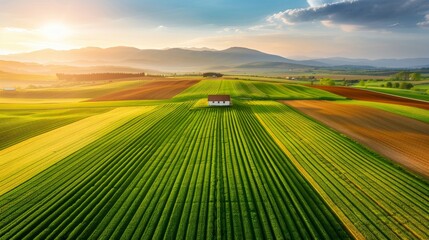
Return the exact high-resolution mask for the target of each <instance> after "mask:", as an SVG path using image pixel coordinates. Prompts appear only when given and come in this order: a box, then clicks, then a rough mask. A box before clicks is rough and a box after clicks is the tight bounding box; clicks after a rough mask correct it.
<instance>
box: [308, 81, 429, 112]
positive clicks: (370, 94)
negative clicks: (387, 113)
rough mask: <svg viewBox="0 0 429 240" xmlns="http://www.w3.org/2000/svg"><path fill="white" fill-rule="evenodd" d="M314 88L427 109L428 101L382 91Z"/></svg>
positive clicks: (345, 95) (362, 98) (328, 87)
mask: <svg viewBox="0 0 429 240" xmlns="http://www.w3.org/2000/svg"><path fill="white" fill-rule="evenodd" d="M312 87H314V88H318V89H322V90H325V91H328V92H331V93H334V94H337V95H340V96H344V97H346V98H350V99H355V100H363V101H372V102H382V103H393V104H399V105H405V106H411V107H418V108H422V109H426V110H429V103H425V102H421V101H417V100H412V99H407V98H401V97H395V96H391V95H387V94H383V93H377V92H371V91H367V90H362V89H356V88H350V87H333V86H312Z"/></svg>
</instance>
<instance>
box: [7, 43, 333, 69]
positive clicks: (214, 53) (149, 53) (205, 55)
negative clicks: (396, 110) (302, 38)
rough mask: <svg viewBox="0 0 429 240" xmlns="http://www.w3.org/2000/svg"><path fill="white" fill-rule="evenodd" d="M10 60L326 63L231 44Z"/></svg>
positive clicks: (165, 65)
mask: <svg viewBox="0 0 429 240" xmlns="http://www.w3.org/2000/svg"><path fill="white" fill-rule="evenodd" d="M0 59H4V60H12V61H25V62H37V63H43V64H56V65H58V64H61V65H63V64H64V65H72V66H94V65H113V66H128V67H134V68H150V69H160V70H164V71H200V70H202V69H207V68H210V67H213V66H221V65H222V66H238V65H243V64H248V63H252V62H284V63H291V64H302V65H325V64H324V63H318V62H315V61H295V60H291V59H287V58H284V57H281V56H277V55H272V54H267V53H263V52H260V51H257V50H253V49H248V48H241V47H232V48H228V49H225V50H220V51H218V50H213V49H204V48H203V49H192V50H191V49H181V48H171V49H164V50H142V49H137V48H131V47H113V48H105V49H103V48H95V47H89V48H82V49H73V50H65V51H60V50H52V49H45V50H40V51H35V52H30V53H22V54H14V55H7V56H0Z"/></svg>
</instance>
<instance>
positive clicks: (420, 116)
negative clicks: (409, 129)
mask: <svg viewBox="0 0 429 240" xmlns="http://www.w3.org/2000/svg"><path fill="white" fill-rule="evenodd" d="M337 102H338V103H342V104H353V105H361V106H367V107H373V108H378V109H381V110H384V111H388V112H391V113H395V114H399V115H402V116H405V117H409V118H414V119H417V120H419V121H422V122H426V123H429V111H427V110H425V109H421V108H415V107H409V106H403V105H396V104H389V103H379V102H368V101H357V100H345V101H337Z"/></svg>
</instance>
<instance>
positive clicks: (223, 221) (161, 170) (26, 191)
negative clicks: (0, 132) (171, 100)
mask: <svg viewBox="0 0 429 240" xmlns="http://www.w3.org/2000/svg"><path fill="white" fill-rule="evenodd" d="M191 106H192V103H182V104H169V105H164V106H160V107H158V108H157V109H156V110H154V111H152V112H150V113H148V114H143V115H141V116H139V117H136V118H134V119H132V120H131V121H129V122H128V123H126V124H124V125H122V126H121V127H119V128H117V129H115V130H114V131H113V132H111V133H110V134H108V135H106V136H105V137H103V138H100V139H98V140H97V141H95V142H93V143H92V144H89V145H87V146H86V147H84V148H82V149H81V150H79V151H77V152H76V153H74V154H72V155H70V156H68V157H67V158H65V159H63V160H62V161H60V162H58V163H57V164H56V165H54V166H52V167H51V168H48V169H47V170H45V171H44V172H42V173H41V174H39V175H37V176H36V177H34V178H32V179H31V180H29V181H27V182H25V183H24V184H22V185H20V186H19V187H17V188H15V189H14V190H12V191H10V192H8V193H6V194H4V195H3V196H0V203H1V206H2V207H1V209H0V211H2V212H1V217H2V219H0V236H4V237H5V238H7V239H35V238H39V239H52V238H71V239H95V238H102V239H106V238H112V239H119V238H120V239H137V238H140V239H151V238H155V239H159V238H191V239H193V238H197V239H213V238H239V239H270V238H289V239H297V238H317V239H330V238H332V239H338V238H348V237H349V236H348V234H347V232H346V231H345V229H344V227H343V225H342V224H341V222H340V221H339V219H338V218H337V217H336V216H335V215H334V213H333V212H332V211H331V210H330V209H329V207H328V206H327V205H326V204H325V203H324V202H323V200H322V199H321V197H320V196H319V195H318V194H317V193H316V192H315V191H314V189H313V188H312V187H311V186H310V184H309V183H308V182H307V181H306V180H305V179H304V178H303V177H302V176H301V174H300V173H299V172H298V170H297V169H296V168H295V167H294V166H293V164H292V163H291V162H290V161H289V160H288V158H287V157H286V156H285V154H284V153H283V152H282V150H281V149H280V148H279V147H278V146H277V145H276V143H275V142H274V141H273V140H272V139H271V137H270V136H269V135H268V134H267V132H266V131H265V129H264V128H263V127H262V126H261V125H260V123H259V122H258V120H257V119H256V118H255V116H254V114H253V113H252V110H251V109H250V108H249V107H247V106H241V105H236V106H235V107H234V108H227V109H214V108H205V109H199V110H190V107H191Z"/></svg>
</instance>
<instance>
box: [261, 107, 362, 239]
mask: <svg viewBox="0 0 429 240" xmlns="http://www.w3.org/2000/svg"><path fill="white" fill-rule="evenodd" d="M255 116H256V118H257V119H258V121H259V122H260V123H261V125H262V126H263V127H264V128H265V130H266V131H267V133H268V134H269V135H270V136H271V138H272V139H273V140H274V142H275V143H276V144H277V145H278V146H279V147H280V149H281V150H282V151H283V152H284V153H285V154H286V156H287V157H288V158H289V159H290V160H291V161H292V163H293V164H294V165H295V166H296V168H297V169H298V171H299V172H300V173H301V174H302V175H303V176H304V177H305V179H307V181H308V182H309V183H310V184H311V185H312V186H313V188H314V189H315V190H316V192H317V193H318V194H319V195H320V196H321V197H322V199H323V200H324V201H325V202H326V203H327V204H328V206H329V207H330V208H331V209H332V210H333V212H334V214H335V215H336V216H337V217H338V218H339V219H340V220H341V222H342V223H343V224H344V225H345V226H346V229H347V230H348V231H349V233H350V234H351V235H352V236H353V237H354V238H355V239H365V237H364V236H363V235H362V233H361V232H360V231H359V230H358V229H357V228H356V227H355V226H354V225H353V223H352V222H351V221H350V220H349V219H348V218H347V216H346V215H345V214H344V213H343V212H342V211H341V210H340V209H339V208H338V206H337V205H335V203H334V202H333V201H332V200H331V199H330V198H329V196H328V195H327V194H325V192H324V191H323V189H322V188H321V187H320V186H319V184H317V182H316V181H315V180H314V179H313V178H312V177H311V176H310V174H309V173H308V172H307V171H306V170H305V169H304V168H303V167H302V166H301V164H300V163H299V161H298V160H297V159H296V158H295V157H294V156H293V154H292V153H291V152H289V150H288V149H287V148H286V146H285V145H284V144H283V143H282V142H281V141H280V139H278V138H277V137H276V135H275V134H274V133H273V132H272V131H271V130H270V128H269V127H268V126H267V125H266V124H265V123H264V122H263V120H262V119H261V118H260V117H259V114H256V113H255Z"/></svg>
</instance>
